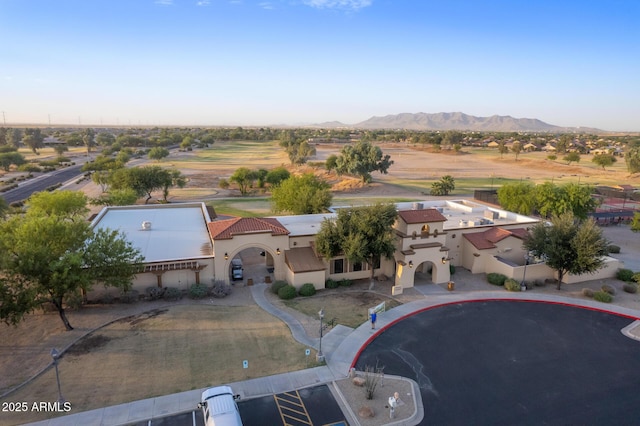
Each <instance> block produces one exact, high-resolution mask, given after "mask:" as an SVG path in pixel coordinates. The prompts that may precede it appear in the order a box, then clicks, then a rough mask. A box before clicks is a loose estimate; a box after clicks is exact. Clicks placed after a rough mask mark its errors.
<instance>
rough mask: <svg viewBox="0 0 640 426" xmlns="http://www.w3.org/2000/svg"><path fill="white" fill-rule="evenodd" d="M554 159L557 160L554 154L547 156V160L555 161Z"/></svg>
mask: <svg viewBox="0 0 640 426" xmlns="http://www.w3.org/2000/svg"><path fill="white" fill-rule="evenodd" d="M556 158H558V156H557V155H555V154H549V155H547V160H551V161H555V159H556Z"/></svg>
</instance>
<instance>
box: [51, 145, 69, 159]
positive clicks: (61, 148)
mask: <svg viewBox="0 0 640 426" xmlns="http://www.w3.org/2000/svg"><path fill="white" fill-rule="evenodd" d="M53 150H54V151H55V152H56V154H58V156H59V157H62V154H64V153H65V152H67V151H69V148H68V147H67V145H65V144H63V143H58V144H56V145H55V146H54V147H53Z"/></svg>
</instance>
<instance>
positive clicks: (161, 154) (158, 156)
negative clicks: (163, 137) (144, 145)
mask: <svg viewBox="0 0 640 426" xmlns="http://www.w3.org/2000/svg"><path fill="white" fill-rule="evenodd" d="M148 155H149V159H150V160H156V161H160V160H162V159H163V158H166V157H168V156H169V150H168V149H167V148H163V147H161V146H154V147H153V148H151V149H150V150H149V154H148Z"/></svg>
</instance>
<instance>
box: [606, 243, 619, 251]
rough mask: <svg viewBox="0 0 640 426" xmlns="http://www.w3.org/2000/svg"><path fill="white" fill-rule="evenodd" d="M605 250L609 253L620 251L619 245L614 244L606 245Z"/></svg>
mask: <svg viewBox="0 0 640 426" xmlns="http://www.w3.org/2000/svg"><path fill="white" fill-rule="evenodd" d="M607 251H608V252H609V253H620V246H616V245H615V244H609V245H608V246H607Z"/></svg>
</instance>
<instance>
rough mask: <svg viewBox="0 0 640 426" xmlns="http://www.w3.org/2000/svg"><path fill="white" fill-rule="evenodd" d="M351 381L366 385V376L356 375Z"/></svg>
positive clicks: (358, 384)
mask: <svg viewBox="0 0 640 426" xmlns="http://www.w3.org/2000/svg"><path fill="white" fill-rule="evenodd" d="M351 382H352V383H353V384H354V385H356V386H364V382H365V380H364V377H354V378H353V379H352V380H351Z"/></svg>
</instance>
